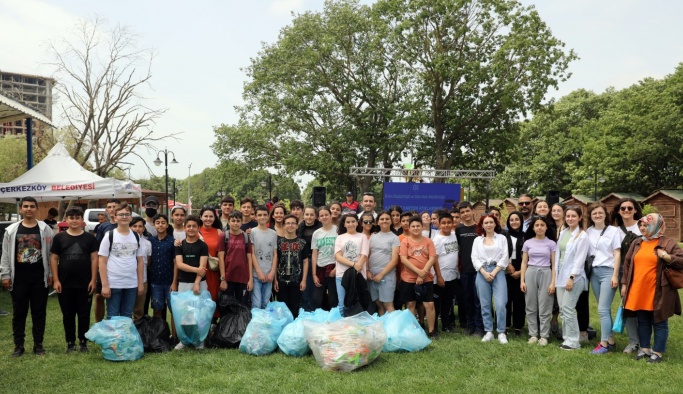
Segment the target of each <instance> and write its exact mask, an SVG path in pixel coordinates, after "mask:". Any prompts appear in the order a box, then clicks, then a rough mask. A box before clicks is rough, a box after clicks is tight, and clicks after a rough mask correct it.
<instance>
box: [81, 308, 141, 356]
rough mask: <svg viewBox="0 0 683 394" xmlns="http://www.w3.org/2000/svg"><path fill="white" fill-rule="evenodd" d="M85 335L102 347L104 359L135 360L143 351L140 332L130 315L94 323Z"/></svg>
mask: <svg viewBox="0 0 683 394" xmlns="http://www.w3.org/2000/svg"><path fill="white" fill-rule="evenodd" d="M85 337H86V338H88V339H89V340H91V341H93V342H95V343H96V344H98V345H99V346H100V347H101V348H102V356H103V357H104V359H105V360H111V361H135V360H138V359H140V358H141V357H142V355H143V354H144V353H145V351H144V347H143V345H142V339H141V338H140V334H138V330H136V329H135V325H134V324H133V319H131V318H130V317H123V316H114V317H112V318H111V319H109V320H102V321H101V322H99V323H95V324H93V326H92V327H90V329H89V330H88V332H86V333H85Z"/></svg>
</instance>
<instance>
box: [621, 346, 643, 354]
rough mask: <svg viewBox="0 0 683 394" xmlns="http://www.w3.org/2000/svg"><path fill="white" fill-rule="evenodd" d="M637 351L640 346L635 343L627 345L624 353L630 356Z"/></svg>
mask: <svg viewBox="0 0 683 394" xmlns="http://www.w3.org/2000/svg"><path fill="white" fill-rule="evenodd" d="M639 349H640V346H639V345H638V344H637V343H629V344H628V346H626V347H625V348H624V353H626V354H631V353H633V352H635V351H638V350H639Z"/></svg>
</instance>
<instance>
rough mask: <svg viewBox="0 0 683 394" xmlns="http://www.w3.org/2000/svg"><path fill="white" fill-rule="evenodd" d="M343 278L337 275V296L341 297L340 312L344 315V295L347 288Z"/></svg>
mask: <svg viewBox="0 0 683 394" xmlns="http://www.w3.org/2000/svg"><path fill="white" fill-rule="evenodd" d="M341 282H342V278H339V277H337V298H338V299H339V313H340V314H341V315H342V316H344V297H345V296H346V289H345V288H344V286H342V284H341Z"/></svg>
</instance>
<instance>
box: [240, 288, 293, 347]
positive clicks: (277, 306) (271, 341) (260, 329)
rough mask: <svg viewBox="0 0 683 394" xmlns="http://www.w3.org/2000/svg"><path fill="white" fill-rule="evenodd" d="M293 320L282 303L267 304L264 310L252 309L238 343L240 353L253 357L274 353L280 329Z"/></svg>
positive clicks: (290, 313)
mask: <svg viewBox="0 0 683 394" xmlns="http://www.w3.org/2000/svg"><path fill="white" fill-rule="evenodd" d="M293 320H294V316H292V312H290V311H289V308H287V305H286V304H285V303H284V302H277V301H275V302H269V303H268V305H267V306H266V308H265V309H258V308H254V309H252V310H251V321H250V322H249V325H247V330H246V331H245V332H244V335H243V336H242V341H241V342H240V352H242V353H247V354H251V355H254V356H263V355H266V354H270V353H272V352H274V351H275V349H277V339H278V338H279V337H280V334H281V333H282V329H283V328H284V327H285V326H286V325H287V324H289V323H291V322H292V321H293Z"/></svg>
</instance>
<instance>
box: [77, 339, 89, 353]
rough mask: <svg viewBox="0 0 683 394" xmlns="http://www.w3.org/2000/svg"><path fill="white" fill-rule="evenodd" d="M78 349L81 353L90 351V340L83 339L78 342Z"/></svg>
mask: <svg viewBox="0 0 683 394" xmlns="http://www.w3.org/2000/svg"><path fill="white" fill-rule="evenodd" d="M78 350H79V351H80V352H81V353H86V352H87V351H88V341H86V340H82V341H80V342H79V343H78Z"/></svg>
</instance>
